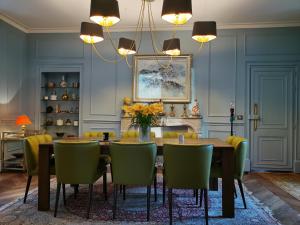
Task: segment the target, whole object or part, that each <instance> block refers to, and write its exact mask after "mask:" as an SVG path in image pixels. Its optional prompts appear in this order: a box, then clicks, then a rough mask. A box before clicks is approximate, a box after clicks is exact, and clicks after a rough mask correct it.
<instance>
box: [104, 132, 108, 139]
mask: <svg viewBox="0 0 300 225" xmlns="http://www.w3.org/2000/svg"><path fill="white" fill-rule="evenodd" d="M108 140H109V132H103V141H108Z"/></svg>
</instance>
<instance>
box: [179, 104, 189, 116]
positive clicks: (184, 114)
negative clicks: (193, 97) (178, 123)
mask: <svg viewBox="0 0 300 225" xmlns="http://www.w3.org/2000/svg"><path fill="white" fill-rule="evenodd" d="M181 117H184V118H186V117H189V115H188V112H187V107H186V104H183V113H182V114H181Z"/></svg>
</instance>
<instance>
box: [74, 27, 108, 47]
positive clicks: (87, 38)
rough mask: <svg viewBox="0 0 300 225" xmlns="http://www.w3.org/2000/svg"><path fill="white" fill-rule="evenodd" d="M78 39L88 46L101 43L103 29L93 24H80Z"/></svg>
mask: <svg viewBox="0 0 300 225" xmlns="http://www.w3.org/2000/svg"><path fill="white" fill-rule="evenodd" d="M80 38H81V39H82V40H83V41H84V42H86V43H89V44H93V43H97V42H100V41H103V39H104V38H103V28H102V26H99V25H97V24H94V23H88V22H82V23H81V28H80Z"/></svg>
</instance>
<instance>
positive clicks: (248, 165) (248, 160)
mask: <svg viewBox="0 0 300 225" xmlns="http://www.w3.org/2000/svg"><path fill="white" fill-rule="evenodd" d="M245 172H250V159H246V161H245Z"/></svg>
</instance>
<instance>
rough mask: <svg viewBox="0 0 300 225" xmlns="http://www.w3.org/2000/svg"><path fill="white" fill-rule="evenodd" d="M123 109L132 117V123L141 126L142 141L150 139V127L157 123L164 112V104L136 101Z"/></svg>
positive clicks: (140, 138)
mask: <svg viewBox="0 0 300 225" xmlns="http://www.w3.org/2000/svg"><path fill="white" fill-rule="evenodd" d="M122 109H123V110H124V111H125V112H127V113H128V114H129V115H130V116H131V117H132V120H131V125H135V126H138V127H139V135H140V137H139V140H140V141H141V142H145V141H150V127H151V125H154V124H156V123H157V120H158V117H159V115H160V113H162V112H163V108H162V104H160V103H152V104H149V105H144V104H141V103H136V104H133V105H131V106H123V107H122Z"/></svg>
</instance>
